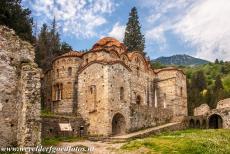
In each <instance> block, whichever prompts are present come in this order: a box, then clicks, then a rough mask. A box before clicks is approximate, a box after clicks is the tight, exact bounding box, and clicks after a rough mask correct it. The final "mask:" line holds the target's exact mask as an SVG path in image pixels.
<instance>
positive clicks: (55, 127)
mask: <svg viewBox="0 0 230 154" xmlns="http://www.w3.org/2000/svg"><path fill="white" fill-rule="evenodd" d="M59 123H69V124H70V125H71V128H72V131H61V130H60V126H59ZM81 129H83V131H81ZM81 133H82V134H81ZM82 135H83V136H85V135H87V126H86V125H85V121H84V120H83V119H82V118H81V117H71V116H58V115H56V116H49V117H46V116H43V117H42V138H47V137H56V136H82Z"/></svg>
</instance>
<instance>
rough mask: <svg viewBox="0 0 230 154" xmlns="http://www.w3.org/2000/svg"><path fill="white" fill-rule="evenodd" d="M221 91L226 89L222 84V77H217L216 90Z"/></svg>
mask: <svg viewBox="0 0 230 154" xmlns="http://www.w3.org/2000/svg"><path fill="white" fill-rule="evenodd" d="M221 89H224V86H223V84H222V81H221V77H220V75H217V77H216V80H215V85H214V90H215V91H217V90H221Z"/></svg>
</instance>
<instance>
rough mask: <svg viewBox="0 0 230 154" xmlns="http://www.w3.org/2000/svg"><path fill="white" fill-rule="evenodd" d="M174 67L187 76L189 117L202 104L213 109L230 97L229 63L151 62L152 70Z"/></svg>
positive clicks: (217, 61)
mask: <svg viewBox="0 0 230 154" xmlns="http://www.w3.org/2000/svg"><path fill="white" fill-rule="evenodd" d="M167 66H175V67H178V68H180V69H182V70H183V71H184V72H185V74H186V76H187V91H188V92H187V94H188V111H189V115H192V114H193V109H194V108H195V107H198V106H199V105H201V104H203V103H207V104H208V105H209V106H210V107H211V108H215V107H216V105H217V102H218V101H219V100H221V99H224V98H228V97H230V62H223V61H219V60H216V61H215V63H207V64H203V65H197V66H193V67H191V66H182V65H180V66H177V65H164V64H161V63H160V62H152V67H153V68H164V67H167Z"/></svg>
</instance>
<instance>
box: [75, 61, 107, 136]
mask: <svg viewBox="0 0 230 154" xmlns="http://www.w3.org/2000/svg"><path fill="white" fill-rule="evenodd" d="M107 72H108V66H107V65H104V64H100V63H95V64H92V65H90V66H88V67H87V68H86V69H84V70H83V71H82V72H81V73H80V74H79V77H78V87H79V93H78V112H79V113H80V114H81V115H82V117H83V119H85V120H86V122H87V123H88V124H89V128H88V130H89V132H90V135H96V134H97V135H108V126H109V120H108V118H109V115H108V114H109V110H110V109H109V107H108V102H109V100H108V87H109V86H110V85H109V83H108V73H107Z"/></svg>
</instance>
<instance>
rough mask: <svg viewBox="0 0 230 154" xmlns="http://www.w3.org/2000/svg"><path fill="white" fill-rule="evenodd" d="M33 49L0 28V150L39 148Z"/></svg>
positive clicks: (37, 79) (37, 84) (37, 87)
mask: <svg viewBox="0 0 230 154" xmlns="http://www.w3.org/2000/svg"><path fill="white" fill-rule="evenodd" d="M34 56H35V53H34V48H33V47H32V45H31V44H29V43H28V42H26V41H22V40H21V39H20V38H19V37H18V36H16V35H15V32H14V31H13V30H11V29H9V28H7V27H4V26H0V147H7V146H21V147H26V146H36V145H38V144H40V135H41V124H40V69H38V67H37V65H36V64H35V63H34Z"/></svg>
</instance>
